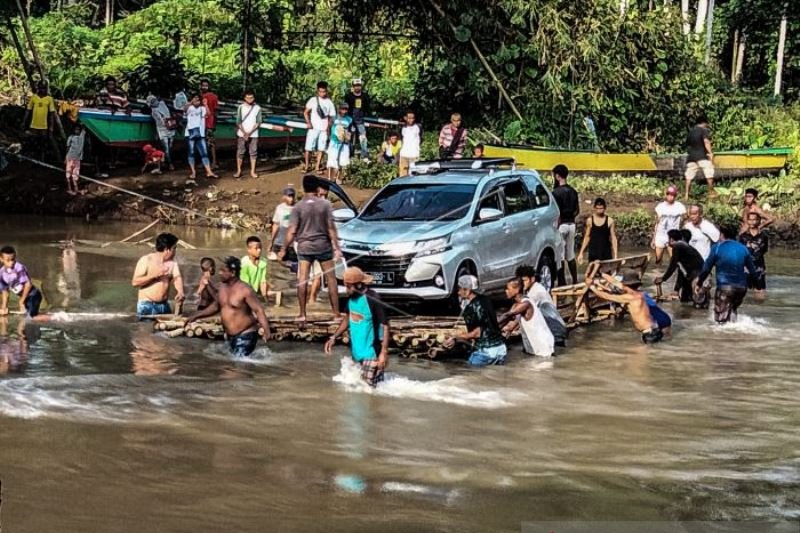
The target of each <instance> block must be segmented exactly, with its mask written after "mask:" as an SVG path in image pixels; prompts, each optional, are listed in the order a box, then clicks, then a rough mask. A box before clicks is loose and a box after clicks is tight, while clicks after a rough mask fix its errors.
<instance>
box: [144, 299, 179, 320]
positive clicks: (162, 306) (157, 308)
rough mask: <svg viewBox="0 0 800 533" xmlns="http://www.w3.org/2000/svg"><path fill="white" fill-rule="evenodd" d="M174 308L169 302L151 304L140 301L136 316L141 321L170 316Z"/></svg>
mask: <svg viewBox="0 0 800 533" xmlns="http://www.w3.org/2000/svg"><path fill="white" fill-rule="evenodd" d="M171 313H172V308H170V306H169V302H151V301H150V300H140V301H139V302H137V304H136V316H138V317H139V318H140V319H141V318H144V317H147V316H153V315H169V314H171Z"/></svg>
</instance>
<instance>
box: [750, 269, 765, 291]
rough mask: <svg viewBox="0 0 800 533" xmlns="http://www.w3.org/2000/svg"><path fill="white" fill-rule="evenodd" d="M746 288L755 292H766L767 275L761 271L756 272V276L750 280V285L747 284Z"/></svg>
mask: <svg viewBox="0 0 800 533" xmlns="http://www.w3.org/2000/svg"><path fill="white" fill-rule="evenodd" d="M747 288H748V289H753V290H756V291H765V290H767V273H766V272H765V271H763V270H762V271H760V272H757V273H756V275H755V276H753V277H752V279H750V283H748V284H747Z"/></svg>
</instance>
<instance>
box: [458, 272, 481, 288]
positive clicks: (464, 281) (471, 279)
mask: <svg viewBox="0 0 800 533" xmlns="http://www.w3.org/2000/svg"><path fill="white" fill-rule="evenodd" d="M458 288H459V289H469V290H471V291H473V292H474V291H477V290H478V278H476V277H475V276H471V275H469V274H468V275H466V276H461V277H460V278H458Z"/></svg>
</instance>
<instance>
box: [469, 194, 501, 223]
mask: <svg viewBox="0 0 800 533" xmlns="http://www.w3.org/2000/svg"><path fill="white" fill-rule="evenodd" d="M481 209H497V210H498V211H503V204H502V202H500V189H499V188H497V187H492V188H490V189H487V192H486V193H485V194H484V195H483V198H481V201H480V203H479V204H478V210H477V211H476V213H475V217H476V218H477V217H478V214H479V213H480V212H481Z"/></svg>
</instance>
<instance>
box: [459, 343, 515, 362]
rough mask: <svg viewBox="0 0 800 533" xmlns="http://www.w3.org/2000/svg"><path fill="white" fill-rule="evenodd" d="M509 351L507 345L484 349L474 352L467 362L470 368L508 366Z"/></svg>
mask: <svg viewBox="0 0 800 533" xmlns="http://www.w3.org/2000/svg"><path fill="white" fill-rule="evenodd" d="M507 354H508V349H507V348H506V345H505V344H498V345H497V346H492V347H490V348H483V349H481V350H476V351H474V352H472V353H471V354H470V356H469V359H468V360H467V363H468V364H469V365H470V366H489V365H504V364H506V355H507Z"/></svg>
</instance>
